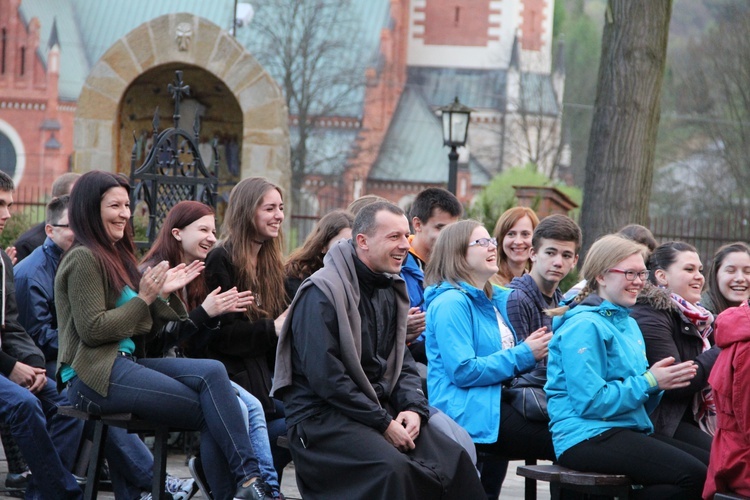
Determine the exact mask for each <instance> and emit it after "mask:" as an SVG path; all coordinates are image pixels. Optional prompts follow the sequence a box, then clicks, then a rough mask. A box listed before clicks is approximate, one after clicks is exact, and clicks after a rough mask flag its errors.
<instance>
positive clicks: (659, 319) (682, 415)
mask: <svg viewBox="0 0 750 500" xmlns="http://www.w3.org/2000/svg"><path fill="white" fill-rule="evenodd" d="M630 316H632V317H633V318H634V319H635V320H636V322H637V323H638V326H639V327H640V329H641V332H642V333H643V338H644V340H645V341H646V355H647V356H648V363H649V365H652V364H654V363H655V362H656V361H659V360H662V359H664V358H667V357H669V356H672V357H674V358H675V362H676V363H681V362H683V361H688V360H693V361H695V363H697V365H698V373H697V375H696V376H695V378H693V380H692V381H691V382H690V385H689V386H687V387H685V388H682V389H672V390H668V391H665V392H664V396H663V397H662V400H661V403H659V406H657V407H656V409H655V410H654V411H653V412H652V413H651V421H652V422H653V424H654V429H655V431H656V432H657V433H658V434H662V435H665V436H669V437H673V436H674V434H675V431H676V430H677V426H678V424H679V423H680V421H681V420H683V419H684V420H686V421H689V422H693V423H695V420H694V419H693V415H692V402H693V397H694V395H695V394H696V393H697V392H698V391H700V390H702V389H703V388H704V387H706V386H707V385H708V376H709V375H710V373H711V368H713V366H714V363H715V362H716V357H717V356H718V355H719V348H718V347H715V346H714V347H712V348H711V349H709V350H707V351H705V352H704V351H703V340H702V339H701V336H700V333H699V332H698V329H697V328H696V327H695V325H693V323H691V322H690V320H688V319H687V318H686V317H685V316H684V315H683V314H682V313H681V312H680V310H679V309H678V308H677V306H675V305H674V303H673V302H672V299H671V298H670V293H669V291H668V290H666V289H664V288H659V287H656V286H653V285H650V284H647V285H646V287H644V288H643V291H641V294H640V295H639V296H638V302H637V303H636V305H635V306H634V307H633V308H632V310H631V312H630ZM709 341H710V342H711V344H712V345H713V343H714V340H713V335H712V336H711V337H709Z"/></svg>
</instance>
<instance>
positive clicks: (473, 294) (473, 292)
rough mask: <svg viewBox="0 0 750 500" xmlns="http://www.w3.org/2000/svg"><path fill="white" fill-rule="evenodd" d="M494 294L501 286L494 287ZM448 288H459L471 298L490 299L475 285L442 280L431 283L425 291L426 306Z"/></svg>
mask: <svg viewBox="0 0 750 500" xmlns="http://www.w3.org/2000/svg"><path fill="white" fill-rule="evenodd" d="M493 288H494V290H493V295H494V294H497V293H499V292H500V287H497V286H495V287H493ZM448 290H458V291H459V292H461V293H464V294H466V295H467V296H468V297H469V298H470V299H471V300H484V301H489V299H488V298H487V295H485V293H484V290H480V289H479V288H476V287H475V286H472V285H470V284H468V283H466V282H464V281H461V282H459V283H458V284H457V285H454V284H453V283H450V282H448V281H441V282H440V283H438V284H437V285H430V286H428V287H427V288H426V289H425V291H424V308H425V309H427V308H428V307H429V306H430V303H432V301H433V300H435V299H436V298H438V297H439V296H440V295H442V294H444V293H445V292H447V291H448Z"/></svg>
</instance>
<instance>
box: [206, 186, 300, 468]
mask: <svg viewBox="0 0 750 500" xmlns="http://www.w3.org/2000/svg"><path fill="white" fill-rule="evenodd" d="M282 222H284V199H283V196H282V193H281V189H280V188H279V187H278V186H276V185H274V184H272V183H270V182H268V181H267V180H266V179H263V178H261V177H250V178H247V179H243V180H242V181H241V182H239V183H238V184H237V185H236V186H235V187H234V188H233V189H232V192H231V193H230V194H229V203H228V204H227V210H226V213H225V214H224V224H223V225H222V227H221V239H220V240H219V241H218V242H217V243H216V247H215V248H214V249H212V250H211V251H210V252H209V254H208V257H207V258H206V285H207V289H208V290H214V289H216V288H217V287H221V289H222V290H229V289H231V288H232V287H235V286H236V287H237V289H238V290H239V291H241V292H243V291H251V292H252V293H253V297H254V301H253V303H252V304H250V305H249V306H248V307H247V310H246V311H245V312H236V311H229V312H226V313H224V314H221V315H220V316H219V321H220V327H219V331H218V333H217V334H216V335H213V336H212V337H211V339H210V340H209V342H208V345H207V346H206V348H205V351H204V352H202V353H196V356H198V355H201V356H205V357H209V358H213V359H217V360H219V361H221V362H222V363H224V366H225V367H226V369H227V372H228V373H229V377H230V378H231V379H232V381H233V382H235V383H236V384H238V385H239V386H241V387H242V388H243V389H245V390H247V391H248V392H250V393H251V394H252V395H253V396H255V397H256V398H257V399H258V400H260V402H261V403H262V404H263V409H264V411H265V415H266V421H267V424H268V433H269V438H270V442H271V448H272V451H273V455H274V457H273V458H274V465H275V467H276V471H277V474H278V477H279V479H280V478H281V472H282V471H283V470H284V466H285V465H286V464H287V463H288V462H289V461H290V460H291V456H290V455H289V452H288V451H287V450H285V449H281V448H279V447H278V445H277V438H278V436H280V435H285V434H286V423H285V420H284V408H283V405H282V404H281V402H279V401H277V400H275V399H273V398H271V397H270V396H269V393H270V391H271V382H272V381H271V377H272V375H273V368H272V364H271V363H272V361H271V360H273V359H274V356H275V354H276V343H277V335H278V332H279V331H280V330H281V325H282V324H283V322H284V319H285V318H286V313H287V306H288V303H287V300H286V294H285V293H284V266H283V259H282V248H283V234H282V229H281V224H282Z"/></svg>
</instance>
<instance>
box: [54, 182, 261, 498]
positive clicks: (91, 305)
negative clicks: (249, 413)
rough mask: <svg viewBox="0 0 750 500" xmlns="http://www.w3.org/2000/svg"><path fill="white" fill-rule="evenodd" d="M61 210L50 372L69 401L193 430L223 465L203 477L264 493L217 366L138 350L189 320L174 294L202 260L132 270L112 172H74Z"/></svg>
mask: <svg viewBox="0 0 750 500" xmlns="http://www.w3.org/2000/svg"><path fill="white" fill-rule="evenodd" d="M68 212H69V221H70V226H71V229H72V230H73V232H74V233H75V236H76V240H75V243H74V244H73V247H72V248H71V249H70V250H69V251H68V252H67V253H66V255H65V256H64V257H63V259H62V261H61V262H60V267H59V268H58V272H57V277H56V280H55V303H56V306H57V313H58V325H59V336H60V350H59V356H58V371H57V378H58V383H59V384H60V385H62V384H67V386H68V397H69V399H70V401H71V403H73V404H74V405H75V406H76V407H77V408H79V409H81V410H84V411H87V412H90V413H93V414H104V413H134V414H136V415H139V416H140V417H142V418H145V419H148V420H151V421H154V422H158V423H164V424H169V425H175V426H179V427H184V428H188V429H198V430H200V431H201V454H202V456H203V457H204V459H206V460H211V461H212V462H214V461H215V462H216V463H219V464H225V465H224V467H225V468H226V470H227V477H218V476H217V475H211V476H209V478H208V480H209V482H210V483H211V485H212V487H213V486H214V485H216V486H217V487H218V485H221V484H225V483H226V482H231V483H232V484H233V490H234V498H252V499H267V498H271V496H270V493H268V492H267V487H266V485H265V484H264V482H263V480H262V479H260V472H259V470H258V461H257V459H256V458H255V454H254V452H253V447H252V444H251V443H250V439H249V438H248V435H247V432H246V430H245V427H244V425H243V418H242V413H241V410H240V407H239V405H238V404H237V402H236V401H237V400H236V396H235V394H234V391H233V390H232V386H231V384H230V383H229V379H228V378H227V376H226V370H224V368H223V366H221V364H219V363H216V362H215V361H213V360H201V359H194V360H186V359H181V358H158V359H152V358H144V357H142V356H144V355H145V347H144V344H145V339H146V337H147V336H148V335H149V334H152V333H153V332H157V331H158V330H159V328H160V326H161V325H162V324H164V323H166V322H168V321H178V320H181V319H184V318H185V317H186V314H185V310H184V307H183V306H182V301H181V300H180V299H179V297H177V296H176V295H174V293H173V292H175V291H177V290H180V289H182V288H184V287H185V286H186V285H187V284H188V283H190V282H191V281H192V280H193V279H195V277H196V276H198V274H199V273H200V272H201V271H202V267H203V265H202V263H200V262H196V263H194V264H190V265H188V266H186V265H184V264H180V265H178V266H177V267H173V268H171V269H170V268H169V265H168V263H167V262H160V263H159V264H157V265H156V266H154V267H150V268H147V269H146V270H145V271H144V272H143V273H141V272H140V271H139V269H138V265H137V261H136V257H135V253H134V250H135V246H134V244H133V238H132V235H131V230H130V226H129V219H130V186H129V184H128V182H127V180H126V179H124V178H123V177H121V176H119V175H115V174H111V173H108V172H102V171H92V172H88V173H86V174H84V175H83V176H81V178H80V179H79V180H78V182H77V183H76V185H75V187H74V188H73V192H72V193H71V196H70V206H69V210H68ZM207 472H208V471H207ZM230 495H231V492H230ZM227 496H228V495H227Z"/></svg>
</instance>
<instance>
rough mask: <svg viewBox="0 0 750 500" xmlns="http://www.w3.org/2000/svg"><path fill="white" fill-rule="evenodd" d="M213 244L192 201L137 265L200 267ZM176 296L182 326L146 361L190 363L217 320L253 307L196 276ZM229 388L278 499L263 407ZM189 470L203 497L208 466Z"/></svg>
mask: <svg viewBox="0 0 750 500" xmlns="http://www.w3.org/2000/svg"><path fill="white" fill-rule="evenodd" d="M215 243H216V221H215V219H214V211H213V209H211V207H209V206H208V205H205V204H203V203H200V202H197V201H181V202H179V203H177V204H176V205H175V206H174V207H172V209H171V210H170V211H169V213H168V214H167V216H166V218H165V219H164V222H163V223H162V226H161V230H160V231H159V234H158V236H157V237H156V240H155V241H154V244H153V245H152V246H151V248H150V249H149V251H148V253H147V254H146V255H145V256H144V257H143V259H142V262H141V268H142V269H145V268H147V267H149V266H151V267H153V266H155V265H157V264H158V263H159V262H162V261H167V262H169V265H170V266H172V267H175V266H178V265H179V264H185V265H188V264H190V263H191V262H193V261H196V260H197V261H201V262H203V261H205V260H206V256H207V255H208V252H209V251H210V250H211V248H213V246H214V244H215ZM177 294H178V296H180V298H181V299H182V301H183V304H184V305H185V307H186V309H187V310H188V311H189V312H188V320H187V321H179V322H172V323H169V324H168V325H167V326H166V327H165V328H163V329H162V330H161V331H160V332H159V336H158V338H157V339H155V342H154V343H153V344H152V345H151V347H152V349H151V351H152V352H151V353H150V355H152V356H154V357H161V356H170V355H172V356H175V355H176V356H180V355H182V354H185V355H186V356H187V357H191V356H192V354H193V353H194V352H200V351H201V350H202V349H201V346H202V345H205V344H206V343H207V342H208V340H209V339H210V338H211V336H212V335H215V334H217V333H218V330H219V316H221V315H222V314H226V313H244V312H245V311H246V310H247V306H248V305H250V304H251V303H252V301H253V294H252V292H249V291H244V292H239V291H237V287H232V288H230V289H229V290H222V289H221V287H217V288H215V289H214V290H211V291H210V292H209V291H208V290H207V289H206V280H205V278H204V276H203V275H202V274H201V275H199V276H198V277H197V278H195V279H194V280H193V281H192V282H190V283H188V285H187V286H186V287H185V288H183V289H182V290H178V291H177ZM232 384H233V387H234V389H235V391H237V394H238V396H239V399H240V400H241V401H242V403H243V405H244V406H245V407H246V408H247V412H248V427H249V436H250V441H251V442H252V444H253V450H254V451H255V454H256V456H257V458H258V465H259V467H260V472H261V477H262V478H263V480H264V481H265V482H266V484H267V485H268V487H269V488H270V489H271V493H272V495H273V496H274V498H278V497H280V496H281V492H280V485H279V480H278V477H277V476H276V470H275V469H274V466H273V458H272V456H271V447H270V444H269V441H268V431H267V429H266V419H265V415H264V413H263V407H262V405H261V404H260V401H258V399H257V398H255V397H254V396H253V395H252V394H250V393H249V392H247V391H246V390H244V389H243V388H242V387H240V386H239V385H237V384H234V382H233V383H232ZM189 465H190V471H191V472H192V473H193V475H194V476H195V477H196V479H197V480H198V482H199V484H200V485H201V488H202V489H203V490H204V492H205V490H206V489H207V487H206V485H205V484H203V474H202V472H203V471H204V469H206V468H210V467H212V466H214V464H211V463H205V464H204V463H203V462H202V461H199V459H198V457H194V458H192V459H191V461H190V464H189Z"/></svg>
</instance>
